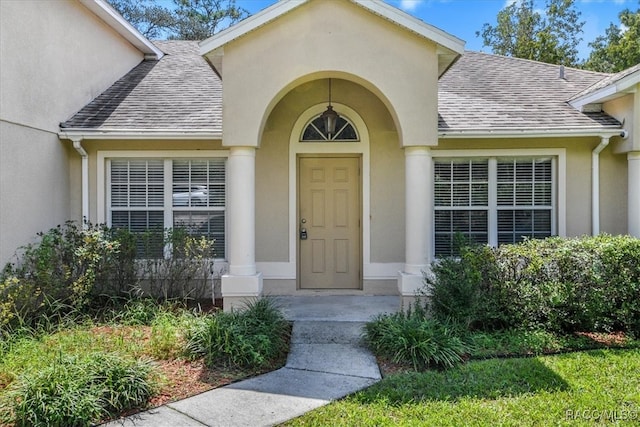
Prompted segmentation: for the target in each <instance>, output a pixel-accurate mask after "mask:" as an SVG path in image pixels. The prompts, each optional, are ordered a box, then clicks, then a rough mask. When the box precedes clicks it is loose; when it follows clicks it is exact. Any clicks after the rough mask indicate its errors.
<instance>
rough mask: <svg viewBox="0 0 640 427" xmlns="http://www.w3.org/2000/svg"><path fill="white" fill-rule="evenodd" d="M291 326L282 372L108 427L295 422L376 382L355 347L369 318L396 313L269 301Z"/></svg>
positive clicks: (378, 304) (382, 301)
mask: <svg viewBox="0 0 640 427" xmlns="http://www.w3.org/2000/svg"><path fill="white" fill-rule="evenodd" d="M277 301H278V304H279V305H280V306H281V308H282V311H283V313H284V314H285V317H287V319H289V320H291V321H293V331H292V336H291V349H290V352H289V356H288V358H287V363H286V366H285V367H284V368H281V369H278V370H277V371H274V372H270V373H267V374H264V375H260V376H257V377H254V378H250V379H247V380H244V381H239V382H237V383H234V384H230V385H228V386H225V387H221V388H218V389H215V390H211V391H208V392H205V393H202V394H199V395H197V396H193V397H190V398H187V399H184V400H181V401H178V402H174V403H170V404H167V405H164V406H161V407H159V408H156V409H152V410H150V411H147V412H142V413H139V414H136V415H133V416H131V417H128V418H125V419H122V420H117V421H113V422H111V423H109V424H106V425H107V426H109V427H116V426H122V425H124V426H139V427H147V426H149V427H151V426H152V427H164V426H167V427H177V426H252V427H254V426H271V425H275V424H279V423H282V422H284V421H287V420H290V419H292V418H295V417H298V416H300V415H302V414H304V413H305V412H308V411H311V410H313V409H315V408H318V407H320V406H323V405H326V404H327V403H329V402H331V401H332V400H335V399H339V398H341V397H344V396H346V395H348V394H351V393H353V392H355V391H358V390H361V389H363V388H365V387H368V386H370V385H372V384H374V383H376V382H377V381H379V380H380V371H379V369H378V365H377V363H376V360H375V358H374V356H373V354H371V352H369V350H368V349H367V348H366V347H364V346H363V345H362V342H361V335H362V328H363V326H364V324H365V322H366V321H368V320H370V319H371V318H372V317H373V316H376V315H377V314H380V313H385V312H394V311H396V310H397V309H398V305H399V299H398V297H377V296H329V297H324V296H303V297H277Z"/></svg>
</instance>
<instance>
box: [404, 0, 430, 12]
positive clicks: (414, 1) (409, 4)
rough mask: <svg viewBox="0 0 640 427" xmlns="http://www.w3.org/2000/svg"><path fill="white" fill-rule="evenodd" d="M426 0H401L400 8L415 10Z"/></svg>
mask: <svg viewBox="0 0 640 427" xmlns="http://www.w3.org/2000/svg"><path fill="white" fill-rule="evenodd" d="M423 2H424V0H400V8H401V9H402V10H406V11H414V10H416V8H417V7H418V6H420V4H421V3H423Z"/></svg>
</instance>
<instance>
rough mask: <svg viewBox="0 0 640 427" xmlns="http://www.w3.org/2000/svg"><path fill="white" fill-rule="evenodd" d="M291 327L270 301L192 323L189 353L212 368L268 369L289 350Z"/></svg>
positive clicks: (188, 345)
mask: <svg viewBox="0 0 640 427" xmlns="http://www.w3.org/2000/svg"><path fill="white" fill-rule="evenodd" d="M289 333H290V326H289V323H288V322H287V321H286V320H285V318H284V317H283V315H282V313H281V312H280V310H278V308H277V307H276V306H275V305H274V303H273V301H272V300H270V299H269V298H262V299H259V300H257V301H255V302H254V303H251V304H249V305H248V306H247V308H246V310H243V311H234V312H231V313H223V312H220V313H216V314H214V315H209V316H203V317H201V318H200V319H198V320H197V321H195V322H193V324H192V325H191V327H190V328H189V330H188V331H187V334H186V340H187V352H188V353H189V354H190V355H191V356H192V357H204V359H205V362H206V363H207V365H209V366H216V365H224V366H237V367H256V368H260V367H265V366H268V365H269V364H271V363H273V362H274V360H276V359H277V358H278V357H280V356H282V355H283V354H286V352H287V350H288V342H289Z"/></svg>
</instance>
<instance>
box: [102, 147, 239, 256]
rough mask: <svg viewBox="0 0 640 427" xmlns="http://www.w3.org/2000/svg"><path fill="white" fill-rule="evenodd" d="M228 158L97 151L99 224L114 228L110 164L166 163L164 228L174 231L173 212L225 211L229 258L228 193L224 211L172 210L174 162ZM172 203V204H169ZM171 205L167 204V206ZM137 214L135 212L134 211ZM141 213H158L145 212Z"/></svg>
mask: <svg viewBox="0 0 640 427" xmlns="http://www.w3.org/2000/svg"><path fill="white" fill-rule="evenodd" d="M228 157H229V151H228V150H165V151H143V150H130V151H129V150H118V151H98V152H97V158H98V162H97V180H96V181H97V192H96V194H97V215H96V216H97V222H98V223H101V224H107V226H111V205H110V197H111V180H110V173H111V168H110V165H111V160H115V159H122V160H163V161H164V203H163V207H162V212H163V213H164V228H168V225H169V226H170V227H173V212H174V211H197V210H201V211H223V212H225V223H224V230H225V248H224V249H225V256H226V254H228V238H227V232H228V229H229V227H228V225H229V218H228V215H227V214H226V213H227V210H228V209H227V208H228V192H227V191H225V202H224V208H222V209H221V208H220V207H214V206H211V207H195V206H185V207H182V206H173V183H174V182H173V180H172V179H170V177H171V176H172V175H173V170H172V169H173V161H174V160H208V159H216V158H217V159H219V158H223V159H225V160H227V159H228ZM227 182H228V170H227V168H226V167H225V183H227ZM167 201H169V202H167ZM167 203H168V204H167ZM134 210H135V209H134ZM140 210H145V211H146V210H159V209H149V208H144V209H140ZM214 260H215V261H226V258H217V257H216V258H214Z"/></svg>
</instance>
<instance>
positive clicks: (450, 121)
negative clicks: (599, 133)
mask: <svg viewBox="0 0 640 427" xmlns="http://www.w3.org/2000/svg"><path fill="white" fill-rule="evenodd" d="M564 74H565V78H564V79H561V78H559V75H560V74H559V67H558V66H557V65H551V64H544V63H541V62H535V61H528V60H523V59H518V58H510V57H504V56H498V55H491V54H485V53H479V52H465V54H464V55H463V56H462V57H461V58H460V59H459V60H458V62H457V63H456V64H454V66H453V67H451V68H450V69H449V71H448V72H447V73H446V74H445V75H444V76H442V78H441V79H440V83H439V88H438V96H439V100H438V111H439V122H438V127H439V128H440V130H441V131H447V130H465V129H467V130H468V129H473V130H491V129H514V130H515V129H576V128H593V127H602V126H604V127H618V126H620V124H619V123H618V121H616V120H615V119H613V118H612V117H610V116H608V115H606V114H604V113H581V112H579V111H577V110H575V109H574V108H573V107H571V106H570V105H569V104H568V103H567V101H568V100H569V98H571V97H572V96H573V95H574V94H576V93H578V92H580V91H582V90H584V88H586V87H589V86H591V85H593V84H595V83H596V82H598V81H600V80H602V79H603V78H606V77H607V76H608V74H602V73H594V72H591V71H584V70H577V69H573V68H566V69H565V71H564Z"/></svg>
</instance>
